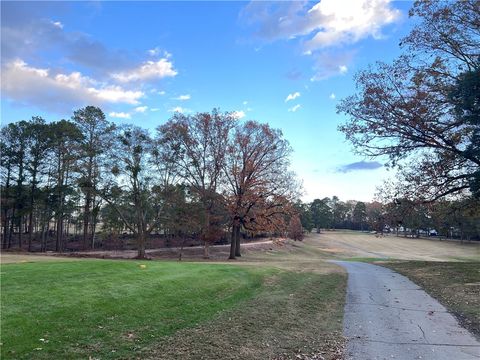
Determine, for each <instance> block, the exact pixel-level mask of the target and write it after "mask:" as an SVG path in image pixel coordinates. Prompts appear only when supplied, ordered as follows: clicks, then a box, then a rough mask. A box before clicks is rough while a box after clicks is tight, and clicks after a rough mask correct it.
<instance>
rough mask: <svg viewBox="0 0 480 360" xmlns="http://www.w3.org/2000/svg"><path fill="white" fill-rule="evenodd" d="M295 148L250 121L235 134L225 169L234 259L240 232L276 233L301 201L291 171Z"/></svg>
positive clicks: (236, 130) (267, 128) (268, 128)
mask: <svg viewBox="0 0 480 360" xmlns="http://www.w3.org/2000/svg"><path fill="white" fill-rule="evenodd" d="M290 153H291V147H290V145H289V143H288V142H287V141H286V140H285V139H284V138H283V135H282V132H281V131H280V130H276V129H272V128H271V127H270V126H268V125H267V124H260V123H258V122H255V121H247V122H245V123H243V124H239V125H238V126H237V127H236V128H235V129H234V131H233V134H232V136H231V138H230V142H229V145H228V147H227V153H226V161H225V165H224V169H225V180H226V191H225V195H226V200H227V206H228V210H229V214H230V219H231V220H230V221H231V229H232V241H231V248H230V258H231V259H234V258H235V257H236V256H240V230H241V228H244V229H246V230H248V231H250V232H255V231H259V230H261V231H273V230H276V229H279V228H281V227H284V226H285V223H284V216H285V214H288V213H289V212H290V211H291V210H292V209H293V207H292V205H291V204H293V202H294V200H295V199H296V198H297V197H298V189H299V187H298V184H297V182H296V180H295V177H294V174H293V173H292V172H290V171H289V169H288V166H289V155H290Z"/></svg>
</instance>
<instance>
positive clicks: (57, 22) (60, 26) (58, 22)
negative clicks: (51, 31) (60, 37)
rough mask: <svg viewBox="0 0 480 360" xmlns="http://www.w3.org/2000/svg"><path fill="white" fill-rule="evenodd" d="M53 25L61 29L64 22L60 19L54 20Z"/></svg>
mask: <svg viewBox="0 0 480 360" xmlns="http://www.w3.org/2000/svg"><path fill="white" fill-rule="evenodd" d="M52 25H53V26H55V27H57V28H59V29H63V24H62V23H61V22H60V21H52Z"/></svg>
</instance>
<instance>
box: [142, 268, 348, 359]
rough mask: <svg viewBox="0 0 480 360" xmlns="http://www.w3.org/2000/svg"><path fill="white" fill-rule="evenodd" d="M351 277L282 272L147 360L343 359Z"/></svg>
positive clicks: (158, 348) (164, 343)
mask: <svg viewBox="0 0 480 360" xmlns="http://www.w3.org/2000/svg"><path fill="white" fill-rule="evenodd" d="M346 279H347V276H346V274H345V273H340V272H337V273H330V274H318V273H310V272H307V273H306V272H301V273H299V272H292V271H279V272H278V273H277V274H276V275H275V276H273V277H269V278H268V281H267V282H266V284H265V286H264V287H263V288H262V290H261V291H260V293H259V294H258V295H257V296H255V297H254V298H252V299H250V300H248V301H246V302H245V303H244V304H242V307H238V308H234V309H231V310H229V311H226V312H223V313H221V314H220V315H219V316H217V317H216V318H214V319H213V320H212V321H209V322H206V323H203V324H201V325H200V326H197V327H195V328H190V329H184V330H181V331H179V332H177V333H176V334H174V335H173V336H170V337H167V338H165V339H164V340H163V341H161V342H160V343H159V344H157V345H156V346H155V347H153V348H151V349H150V350H146V351H145V353H143V354H142V356H141V358H142V359H165V360H167V359H168V360H170V359H179V360H180V359H181V360H188V359H192V360H193V359H196V360H199V359H204V360H256V359H276V360H283V359H296V360H297V359H300V360H303V359H325V360H331V359H341V358H342V352H343V345H344V339H343V336H342V335H341V334H342V320H343V308H344V300H345V289H346Z"/></svg>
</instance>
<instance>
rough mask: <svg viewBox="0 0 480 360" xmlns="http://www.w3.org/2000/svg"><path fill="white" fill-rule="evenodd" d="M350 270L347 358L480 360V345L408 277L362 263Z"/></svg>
mask: <svg viewBox="0 0 480 360" xmlns="http://www.w3.org/2000/svg"><path fill="white" fill-rule="evenodd" d="M336 263H337V264H339V265H341V266H343V267H345V268H346V270H347V271H348V290H347V301H346V305H345V318H344V334H345V336H346V337H347V359H355V360H367V359H368V360H373V359H404V360H407V359H408V360H411V359H424V360H425V359H431V360H453V359H455V360H469V359H480V343H479V342H478V341H477V340H476V339H475V338H474V337H473V336H472V335H471V334H470V333H469V332H468V331H467V330H465V329H464V328H462V327H461V326H460V325H459V324H458V322H457V320H456V319H455V318H454V317H453V316H452V315H451V314H450V313H448V312H447V310H446V309H445V308H444V307H443V306H442V305H441V304H440V303H439V302H438V301H437V300H435V299H433V298H432V297H431V296H430V295H428V294H427V293H426V292H425V291H423V290H422V289H421V288H420V287H418V286H417V285H415V284H414V283H413V282H411V281H410V280H409V279H408V278H406V277H405V276H402V275H400V274H398V273H396V272H394V271H392V270H390V269H387V268H384V267H381V266H376V265H371V264H367V263H360V262H347V261H337V262H336Z"/></svg>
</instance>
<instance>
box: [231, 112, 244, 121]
mask: <svg viewBox="0 0 480 360" xmlns="http://www.w3.org/2000/svg"><path fill="white" fill-rule="evenodd" d="M232 117H234V118H235V119H237V120H240V119H242V118H244V117H245V112H244V111H242V110H240V111H234V112H232Z"/></svg>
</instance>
